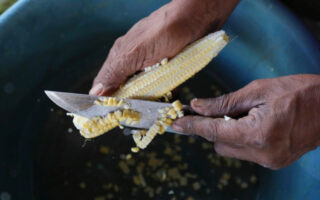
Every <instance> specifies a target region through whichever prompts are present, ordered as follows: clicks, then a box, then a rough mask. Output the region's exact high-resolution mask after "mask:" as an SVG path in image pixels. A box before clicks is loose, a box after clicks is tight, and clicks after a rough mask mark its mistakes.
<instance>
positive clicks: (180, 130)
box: [172, 124, 183, 132]
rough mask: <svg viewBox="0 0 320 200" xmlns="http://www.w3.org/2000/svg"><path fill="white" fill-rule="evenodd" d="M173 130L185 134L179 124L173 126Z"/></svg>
mask: <svg viewBox="0 0 320 200" xmlns="http://www.w3.org/2000/svg"><path fill="white" fill-rule="evenodd" d="M172 129H173V130H175V131H179V132H183V128H182V127H181V126H179V124H172Z"/></svg>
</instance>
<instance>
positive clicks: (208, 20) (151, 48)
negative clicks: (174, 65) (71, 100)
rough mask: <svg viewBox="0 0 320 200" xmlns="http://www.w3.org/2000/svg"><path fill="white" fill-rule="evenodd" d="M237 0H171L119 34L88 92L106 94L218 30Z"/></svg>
mask: <svg viewBox="0 0 320 200" xmlns="http://www.w3.org/2000/svg"><path fill="white" fill-rule="evenodd" d="M237 2H238V0H201V1H199V0H174V1H172V2H170V3H168V4H166V5H164V6H163V7H161V8H159V9H158V10H156V11H154V12H153V13H151V14H150V15H149V16H148V17H146V18H143V19H142V20H140V21H139V22H138V23H136V24H135V25H134V26H133V27H132V28H131V29H130V30H129V31H128V32H127V33H126V34H125V35H124V36H122V37H119V38H118V39H117V40H116V41H115V43H114V45H113V47H112V48H111V50H110V52H109V55H108V57H107V59H106V61H105V63H104V64H103V66H102V68H101V70H100V72H99V73H98V75H97V77H96V78H95V80H94V84H93V85H94V86H95V87H94V89H92V90H91V91H90V94H95V95H109V94H110V93H111V92H113V91H114V90H116V89H117V88H118V87H119V86H120V85H121V84H122V83H124V82H125V80H126V79H127V78H128V76H130V75H132V74H134V73H135V72H137V71H139V70H141V69H143V68H144V67H147V66H150V65H153V64H155V63H157V62H160V61H161V60H162V59H163V58H171V57H173V56H175V55H176V54H177V53H179V52H180V51H181V50H182V49H183V48H184V47H185V46H186V45H187V44H189V43H191V42H192V41H194V40H197V39H199V38H201V37H202V36H204V35H205V34H207V33H208V32H212V31H215V30H218V29H219V27H221V26H222V24H223V23H224V22H225V21H226V20H227V18H228V16H229V15H230V13H231V12H232V10H233V8H234V7H235V6H236V4H237Z"/></svg>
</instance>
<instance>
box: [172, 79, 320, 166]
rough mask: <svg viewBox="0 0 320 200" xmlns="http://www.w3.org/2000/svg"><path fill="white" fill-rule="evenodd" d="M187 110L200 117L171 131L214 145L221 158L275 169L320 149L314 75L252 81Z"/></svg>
mask: <svg viewBox="0 0 320 200" xmlns="http://www.w3.org/2000/svg"><path fill="white" fill-rule="evenodd" d="M191 106H192V108H193V109H194V110H195V111H196V112H197V113H199V114H200V115H202V116H187V117H184V118H181V119H178V120H177V121H175V122H174V125H173V128H174V129H175V130H177V131H182V132H185V133H195V134H197V135H200V136H202V137H204V138H206V139H207V140H209V141H212V142H214V143H215V150H216V151H217V152H218V153H219V154H221V155H223V156H227V157H234V158H238V159H241V160H248V161H252V162H255V163H258V164H260V165H262V166H264V167H268V168H271V169H279V168H282V167H285V166H288V165H289V164H291V163H292V162H294V161H295V160H297V159H298V158H299V157H301V156H302V155H303V154H305V153H306V152H308V151H310V150H313V149H315V148H316V147H317V146H319V145H320V123H319V119H320V112H319V111H320V76H318V75H307V74H305V75H294V76H285V77H281V78H273V79H261V80H255V81H253V82H251V83H250V84H248V85H247V86H245V87H244V88H242V89H240V90H238V91H236V92H233V93H230V94H227V95H223V96H221V97H218V98H211V99H194V100H193V101H192V102H191ZM246 113H248V114H246ZM243 114H245V116H244V117H241V118H239V119H231V120H228V121H225V120H224V119H223V118H217V117H222V116H224V115H227V116H239V115H243Z"/></svg>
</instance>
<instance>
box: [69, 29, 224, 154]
mask: <svg viewBox="0 0 320 200" xmlns="http://www.w3.org/2000/svg"><path fill="white" fill-rule="evenodd" d="M227 43H228V37H227V35H226V34H225V32H224V31H217V32H215V33H211V34H209V35H207V36H205V37H204V38H202V39H200V40H198V41H196V42H194V43H192V44H190V45H189V46H187V47H186V48H185V49H184V50H182V52H180V53H179V54H178V55H176V56H175V57H174V58H172V59H171V60H169V61H168V59H167V58H165V59H163V60H162V61H161V62H160V63H157V64H155V65H153V66H151V67H147V68H145V71H144V72H141V73H140V74H138V75H136V76H134V77H133V78H131V79H129V80H128V81H127V83H126V84H124V85H123V86H122V87H121V88H120V89H119V90H118V91H117V92H116V93H115V94H114V95H113V96H114V97H106V98H105V99H103V100H102V101H96V102H95V103H96V104H98V105H105V106H122V105H123V104H124V101H123V100H122V98H138V99H149V100H156V99H159V98H161V97H162V96H165V95H166V94H170V91H171V90H173V89H174V88H176V87H177V86H179V85H180V84H182V83H183V82H184V81H186V80H187V79H189V78H190V77H192V76H193V75H195V74H196V73H197V72H198V71H200V70H201V69H202V68H204V67H205V66H206V65H207V64H208V63H209V62H210V61H211V60H212V59H213V58H214V57H215V56H216V55H217V54H218V53H219V52H220V51H221V50H222V49H223V48H224V47H225V46H226V45H227ZM168 96H169V95H168ZM119 99H120V100H119ZM121 100H122V101H121ZM123 108H125V110H124V111H116V112H114V113H111V114H109V115H107V116H104V117H98V118H94V119H91V120H90V119H86V118H83V117H80V116H77V115H74V121H73V122H74V124H75V126H76V127H77V128H78V129H79V130H80V133H81V135H83V136H84V137H86V138H92V137H97V136H99V135H101V134H103V133H105V132H107V131H109V130H110V129H112V128H114V127H116V126H119V125H120V122H125V123H126V124H130V123H137V122H138V121H139V119H140V116H138V115H136V114H132V113H131V111H130V110H129V108H130V107H129V106H128V105H126V104H124V105H123ZM181 109H182V104H181V103H180V102H174V103H173V104H172V107H169V108H165V109H163V110H159V116H160V118H159V120H158V121H157V122H155V124H154V125H153V126H152V127H151V128H150V130H149V131H147V132H144V134H142V133H140V135H134V136H133V137H134V141H135V143H136V144H137V146H138V147H140V148H142V149H143V148H145V147H146V146H147V145H148V144H149V143H150V142H151V140H152V139H153V138H154V137H155V136H156V134H162V133H163V132H164V131H165V130H166V128H167V127H168V126H170V125H171V124H172V122H173V119H176V118H179V117H182V116H183V112H182V111H181ZM130 113H131V114H130ZM138 147H134V148H132V151H133V152H137V151H138V150H139V148H138Z"/></svg>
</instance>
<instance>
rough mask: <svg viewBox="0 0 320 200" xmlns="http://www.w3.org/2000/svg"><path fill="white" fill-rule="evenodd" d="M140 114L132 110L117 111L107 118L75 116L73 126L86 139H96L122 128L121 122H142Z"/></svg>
mask: <svg viewBox="0 0 320 200" xmlns="http://www.w3.org/2000/svg"><path fill="white" fill-rule="evenodd" d="M140 117H141V116H140V113H138V112H136V111H132V110H123V111H120V110H118V111H116V112H114V113H109V114H108V115H106V116H105V117H95V118H93V119H88V118H85V117H81V116H79V115H74V118H73V124H74V125H75V127H76V128H77V129H79V130H80V134H81V135H82V136H83V137H85V138H94V137H97V136H99V135H102V134H103V133H106V132H108V131H109V130H111V129H113V128H115V127H117V126H120V122H125V123H128V121H129V120H130V122H131V121H133V122H135V121H139V120H140Z"/></svg>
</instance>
